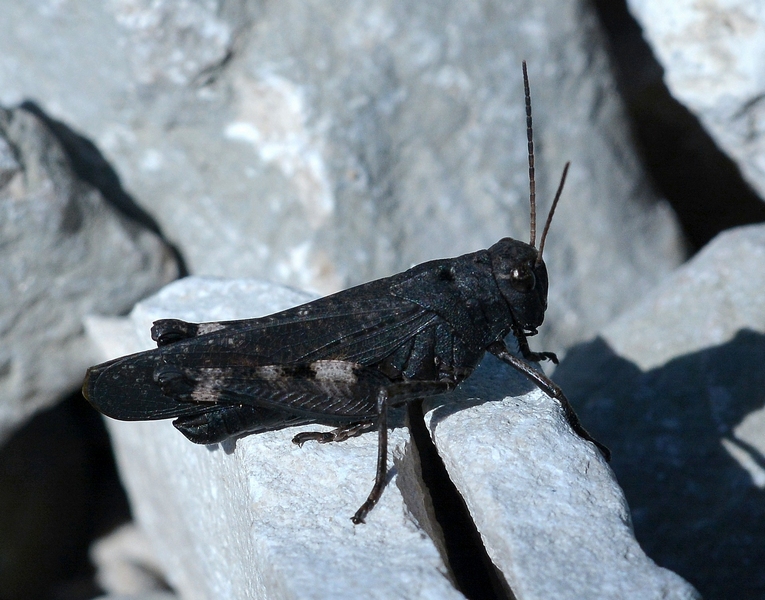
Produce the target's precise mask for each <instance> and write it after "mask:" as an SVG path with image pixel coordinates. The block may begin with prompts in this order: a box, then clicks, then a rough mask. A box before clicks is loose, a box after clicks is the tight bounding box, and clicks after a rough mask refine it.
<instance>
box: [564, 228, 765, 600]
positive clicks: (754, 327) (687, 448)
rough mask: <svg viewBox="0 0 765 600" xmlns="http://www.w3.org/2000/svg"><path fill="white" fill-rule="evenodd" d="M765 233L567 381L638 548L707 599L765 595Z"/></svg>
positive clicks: (748, 239) (716, 259) (699, 260)
mask: <svg viewBox="0 0 765 600" xmlns="http://www.w3.org/2000/svg"><path fill="white" fill-rule="evenodd" d="M763 264H765V226H762V225H760V226H749V227H744V228H740V229H736V230H730V231H728V232H725V233H723V234H721V235H719V236H718V237H717V238H715V240H713V241H712V242H711V243H710V244H709V245H708V246H707V247H706V248H704V250H702V251H701V252H700V253H699V254H698V255H697V256H696V257H695V258H694V259H693V260H692V261H690V262H689V263H688V264H686V265H684V266H683V267H682V268H681V269H679V270H678V271H677V273H675V274H674V275H673V276H672V277H671V278H670V279H668V280H667V281H666V282H665V283H664V284H663V285H662V286H661V287H660V288H658V289H657V290H655V292H653V293H652V294H650V295H649V296H648V297H646V298H645V299H644V300H643V301H642V302H641V303H640V304H639V305H638V306H636V307H635V308H634V309H633V310H631V311H629V312H627V313H626V314H624V315H623V316H622V317H620V318H619V319H618V320H617V321H616V322H614V323H613V324H612V325H610V326H609V327H607V328H606V329H605V330H604V332H603V334H602V337H600V338H598V339H596V340H594V341H592V342H590V343H587V344H582V345H580V346H578V347H576V348H574V349H572V350H571V352H570V354H569V355H568V356H567V358H566V360H565V361H563V362H562V363H561V365H560V367H559V368H558V370H557V371H556V373H555V378H556V380H558V382H559V383H560V384H561V385H562V386H563V387H564V389H566V391H567V392H568V394H569V396H570V398H571V399H572V402H574V404H575V405H576V406H577V410H578V411H579V415H580V417H581V418H582V420H583V422H584V423H585V424H587V426H588V427H589V429H590V431H591V432H592V433H593V434H594V435H595V436H596V437H598V438H599V439H600V440H601V441H602V442H603V443H605V444H607V445H609V446H610V447H611V450H612V452H613V460H612V466H613V469H614V471H615V472H616V475H617V477H618V479H619V482H620V484H621V485H622V487H623V488H624V491H625V494H626V496H627V499H628V501H629V503H630V506H631V507H632V511H633V512H632V514H633V521H634V525H635V531H636V535H637V538H638V540H639V541H640V543H641V545H642V546H643V547H644V548H645V550H646V552H647V553H648V554H649V555H650V556H651V557H653V558H654V559H655V560H656V561H657V562H658V563H659V564H660V565H662V566H664V567H667V568H670V569H672V570H673V571H675V572H677V573H679V574H680V575H682V576H684V577H686V578H687V579H688V580H689V581H690V582H691V583H693V584H694V585H695V586H696V587H697V588H698V589H699V591H700V592H701V593H702V594H703V595H704V597H705V598H761V597H763V594H765V576H764V575H763V571H762V568H761V565H762V564H763V562H765V553H764V552H763V548H765V525H764V524H765V508H763V507H765V494H764V492H763V490H764V489H765V469H764V468H763V465H765V406H764V405H765V395H763V390H765V369H763V365H765V270H763V268H762V267H763Z"/></svg>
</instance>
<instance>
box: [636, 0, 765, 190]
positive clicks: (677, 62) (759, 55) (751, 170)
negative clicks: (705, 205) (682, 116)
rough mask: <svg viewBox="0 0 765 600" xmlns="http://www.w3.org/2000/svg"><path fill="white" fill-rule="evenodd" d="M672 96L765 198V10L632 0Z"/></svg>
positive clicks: (748, 5)
mask: <svg viewBox="0 0 765 600" xmlns="http://www.w3.org/2000/svg"><path fill="white" fill-rule="evenodd" d="M627 4H628V5H629V8H630V11H631V12H632V14H633V15H634V16H635V18H636V19H637V20H638V21H639V22H640V24H641V26H642V27H643V32H644V35H645V37H646V39H647V40H648V41H649V43H650V44H651V46H652V48H653V50H654V52H655V54H656V56H657V58H658V59H659V61H660V62H661V64H662V66H663V67H664V70H665V80H666V83H667V86H668V87H669V89H670V90H671V91H672V94H673V95H674V96H675V97H676V98H677V99H678V100H679V101H680V102H682V103H683V104H685V105H686V106H687V107H688V108H689V109H690V110H691V111H693V112H694V113H695V114H696V115H697V116H698V117H699V119H700V120H701V122H702V123H703V124H704V126H705V127H706V128H707V129H708V131H709V132H710V134H711V135H712V136H713V137H714V139H715V141H716V142H717V144H718V145H719V146H720V147H721V148H723V149H724V150H725V152H727V153H728V155H730V156H731V157H732V158H733V159H734V160H735V161H736V162H737V163H738V165H739V167H740V168H741V171H742V173H743V175H744V177H745V178H746V179H747V181H748V182H749V183H750V185H752V186H753V187H754V188H755V189H756V190H757V191H758V192H759V195H760V197H763V198H765V102H763V97H765V76H764V75H763V73H765V68H764V67H765V61H763V57H765V5H763V4H762V3H761V2H747V1H746V0H709V1H706V2H698V1H696V0H679V1H677V2H671V3H668V2H663V1H662V0H627Z"/></svg>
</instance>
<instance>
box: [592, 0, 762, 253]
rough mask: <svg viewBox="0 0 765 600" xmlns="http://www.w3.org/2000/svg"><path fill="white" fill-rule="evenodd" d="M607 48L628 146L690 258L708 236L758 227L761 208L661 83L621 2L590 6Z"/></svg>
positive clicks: (654, 62) (732, 165) (656, 67)
mask: <svg viewBox="0 0 765 600" xmlns="http://www.w3.org/2000/svg"><path fill="white" fill-rule="evenodd" d="M593 5H594V7H595V9H596V11H597V13H598V16H599V18H600V22H601V24H602V26H603V29H604V31H605V33H606V36H607V38H608V41H609V46H610V51H611V57H612V59H613V65H614V72H615V73H614V74H615V76H616V81H617V85H618V88H619V91H620V93H621V95H622V98H623V99H624V103H625V106H626V108H627V112H628V116H629V119H630V121H631V128H632V134H633V139H634V140H635V142H636V145H637V147H638V151H639V153H640V155H641V159H642V161H643V165H644V167H645V168H646V170H647V171H648V174H649V176H650V177H651V179H652V180H653V184H654V187H655V189H656V190H657V192H658V193H659V194H660V195H662V196H664V197H665V198H666V199H667V200H668V201H669V203H670V204H671V205H672V207H673V208H674V210H675V213H676V214H677V216H678V219H679V221H680V224H681V226H682V228H683V230H684V232H685V235H686V237H687V240H688V242H689V243H690V245H691V249H692V250H693V251H694V252H695V251H697V250H699V249H700V248H701V247H702V246H704V245H705V244H706V243H707V242H708V241H709V240H711V239H712V238H713V237H714V236H715V235H717V234H718V233H720V232H721V231H723V230H725V229H729V228H731V227H736V226H739V225H747V224H752V223H761V222H765V202H763V201H762V200H761V199H760V197H759V196H758V195H757V194H756V193H755V192H754V190H753V189H752V188H751V187H750V186H749V184H748V183H747V182H746V181H745V180H744V178H743V177H742V176H741V172H740V171H739V169H738V166H737V165H736V164H735V163H734V162H733V161H732V160H731V159H730V158H729V157H728V155H727V154H725V153H724V152H723V151H722V150H720V148H718V147H717V145H716V143H715V142H714V140H713V139H712V138H711V137H710V136H709V134H708V133H707V132H706V130H705V129H704V128H703V127H702V125H701V123H699V121H698V119H697V118H696V116H694V115H693V114H692V113H691V112H690V111H689V110H688V109H687V108H685V106H683V105H682V104H680V103H679V102H678V101H677V100H675V98H674V97H673V96H672V95H671V94H670V92H669V90H668V89H667V87H666V85H665V84H664V80H663V76H664V70H663V68H662V67H661V65H660V64H659V62H658V61H657V60H656V57H655V56H654V55H653V52H652V51H651V48H650V46H649V45H648V43H647V42H646V41H645V39H644V38H643V33H642V29H641V28H640V25H639V24H638V23H637V21H635V19H634V18H633V17H632V15H631V14H630V12H629V10H628V9H627V5H626V3H625V1H624V0H593Z"/></svg>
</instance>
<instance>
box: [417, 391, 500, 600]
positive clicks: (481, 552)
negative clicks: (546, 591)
mask: <svg viewBox="0 0 765 600" xmlns="http://www.w3.org/2000/svg"><path fill="white" fill-rule="evenodd" d="M408 409H409V410H408V417H409V418H408V421H409V431H410V433H411V436H412V442H413V444H414V448H415V450H416V452H417V454H418V455H419V462H420V468H421V476H422V481H423V482H424V484H425V486H426V488H427V490H426V491H427V493H428V494H429V495H430V501H431V502H432V510H433V513H434V516H435V519H436V521H437V523H438V525H439V526H440V528H441V532H442V534H443V538H442V540H440V541H441V542H442V544H443V548H442V551H443V552H445V553H446V556H444V557H443V558H444V562H445V563H446V564H447V566H448V567H449V569H450V570H451V575H452V577H453V580H454V582H455V584H456V587H457V589H459V591H460V592H462V593H463V594H464V595H465V597H466V598H468V599H469V600H483V599H497V600H515V596H514V594H513V592H512V591H511V590H510V587H509V586H508V584H507V582H506V581H505V578H504V577H503V575H502V573H501V572H500V571H499V569H497V567H496V566H495V565H494V563H493V562H492V560H491V558H489V555H488V554H487V552H486V548H485V547H484V545H483V541H482V540H481V535H480V533H478V529H476V526H475V523H473V519H472V518H471V517H470V512H469V511H468V508H467V506H466V504H465V501H464V500H463V498H462V496H461V495H460V493H459V491H457V488H456V487H455V485H454V483H453V482H452V480H451V479H450V478H449V474H448V473H447V471H446V467H445V466H444V463H443V461H442V460H441V457H440V456H439V455H438V451H437V450H436V447H435V445H434V444H433V440H432V439H431V437H430V433H429V432H428V428H427V426H426V425H425V418H424V415H423V411H422V401H421V400H418V401H415V402H411V403H410V404H409V407H408ZM436 545H437V546H438V545H441V544H438V543H437V544H436Z"/></svg>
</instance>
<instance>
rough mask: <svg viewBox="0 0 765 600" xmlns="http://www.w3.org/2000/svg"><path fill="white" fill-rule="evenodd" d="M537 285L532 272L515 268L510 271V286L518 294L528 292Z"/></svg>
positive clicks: (527, 269)
mask: <svg viewBox="0 0 765 600" xmlns="http://www.w3.org/2000/svg"><path fill="white" fill-rule="evenodd" d="M536 284H537V278H536V277H534V271H532V270H531V269H529V268H523V267H522V268H520V269H519V268H517V267H516V268H515V269H513V270H512V271H510V285H512V286H513V289H514V290H516V291H518V292H530V291H531V290H533V289H534V287H535V286H536Z"/></svg>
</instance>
